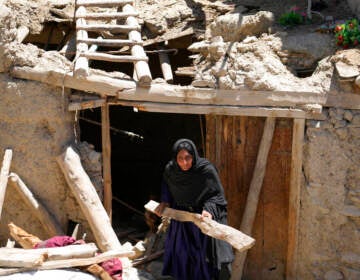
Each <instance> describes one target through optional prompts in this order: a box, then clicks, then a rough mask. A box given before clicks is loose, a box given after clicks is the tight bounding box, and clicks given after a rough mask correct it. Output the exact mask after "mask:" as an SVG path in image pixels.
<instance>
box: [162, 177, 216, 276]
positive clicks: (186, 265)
mask: <svg viewBox="0 0 360 280" xmlns="http://www.w3.org/2000/svg"><path fill="white" fill-rule="evenodd" d="M162 201H163V202H167V203H169V204H170V207H172V208H174V209H179V210H184V209H183V208H181V207H177V206H176V205H174V202H173V199H172V197H171V194H170V192H169V190H168V188H167V185H166V184H165V183H164V184H163V186H162ZM208 241H209V237H208V236H206V235H204V234H203V233H202V232H201V231H200V229H199V228H198V227H197V226H196V225H195V224H194V223H192V222H178V221H175V220H171V223H170V227H169V229H168V232H167V236H166V240H165V255H164V268H163V272H162V273H163V275H171V276H173V277H175V279H177V280H192V279H193V280H211V279H213V276H214V274H216V273H217V272H216V271H214V270H213V269H212V267H211V265H210V263H209V262H207V261H206V254H207V245H208ZM215 277H216V276H215Z"/></svg>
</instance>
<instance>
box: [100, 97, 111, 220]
mask: <svg viewBox="0 0 360 280" xmlns="http://www.w3.org/2000/svg"><path fill="white" fill-rule="evenodd" d="M109 115H110V112H109V104H108V103H105V104H104V105H103V106H101V140H102V158H103V179H104V207H105V210H106V212H107V214H108V216H109V218H110V221H111V218H112V187H111V138H110V117H109Z"/></svg>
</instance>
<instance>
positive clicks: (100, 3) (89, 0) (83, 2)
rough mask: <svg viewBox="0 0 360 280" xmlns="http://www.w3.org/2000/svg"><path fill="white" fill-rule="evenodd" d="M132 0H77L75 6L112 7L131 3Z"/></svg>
mask: <svg viewBox="0 0 360 280" xmlns="http://www.w3.org/2000/svg"><path fill="white" fill-rule="evenodd" d="M133 2H134V0H106V1H105V0H77V1H76V2H75V3H76V5H77V6H84V7H93V6H95V7H114V6H123V5H125V4H132V3H133Z"/></svg>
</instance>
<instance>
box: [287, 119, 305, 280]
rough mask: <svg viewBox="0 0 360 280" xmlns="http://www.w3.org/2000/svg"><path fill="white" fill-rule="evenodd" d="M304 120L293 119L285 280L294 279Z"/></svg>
mask: <svg viewBox="0 0 360 280" xmlns="http://www.w3.org/2000/svg"><path fill="white" fill-rule="evenodd" d="M304 131H305V120H303V119H294V124H293V135H292V152H291V171H290V191H289V228H288V248H287V260H286V279H288V280H292V279H296V275H297V274H296V265H297V249H298V230H299V215H300V189H301V176H302V158H303V143H304Z"/></svg>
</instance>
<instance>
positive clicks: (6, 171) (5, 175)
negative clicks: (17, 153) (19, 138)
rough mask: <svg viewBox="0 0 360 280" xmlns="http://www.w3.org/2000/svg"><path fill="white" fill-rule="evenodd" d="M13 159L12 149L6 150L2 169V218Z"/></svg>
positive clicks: (0, 193) (0, 200)
mask: <svg viewBox="0 0 360 280" xmlns="http://www.w3.org/2000/svg"><path fill="white" fill-rule="evenodd" d="M11 159H12V150H10V149H7V150H5V154H4V160H3V163H2V167H1V171H0V219H1V212H2V208H3V204H4V199H5V192H6V187H7V183H8V177H9V170H10V164H11Z"/></svg>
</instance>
